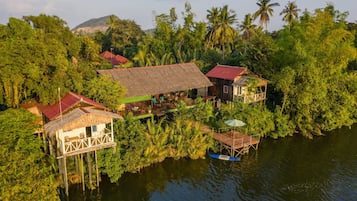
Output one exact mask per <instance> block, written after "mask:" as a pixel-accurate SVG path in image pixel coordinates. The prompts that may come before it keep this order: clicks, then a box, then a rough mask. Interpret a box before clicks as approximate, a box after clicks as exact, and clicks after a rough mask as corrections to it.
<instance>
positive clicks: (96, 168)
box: [94, 150, 99, 188]
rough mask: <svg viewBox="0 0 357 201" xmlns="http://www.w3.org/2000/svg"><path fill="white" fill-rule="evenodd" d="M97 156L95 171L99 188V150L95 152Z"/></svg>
mask: <svg viewBox="0 0 357 201" xmlns="http://www.w3.org/2000/svg"><path fill="white" fill-rule="evenodd" d="M94 155H95V171H96V178H97V188H99V171H98V155H97V150H95V151H94Z"/></svg>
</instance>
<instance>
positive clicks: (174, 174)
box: [70, 125, 357, 201]
mask: <svg viewBox="0 0 357 201" xmlns="http://www.w3.org/2000/svg"><path fill="white" fill-rule="evenodd" d="M356 147H357V125H355V126H354V127H353V128H352V129H340V130H337V131H334V132H331V133H327V135H326V136H325V137H316V138H315V139H314V140H309V139H306V138H304V137H298V136H295V137H288V138H284V139H279V140H271V139H264V140H263V141H262V143H261V145H260V148H259V150H258V151H257V152H254V151H253V152H251V153H250V154H249V155H247V156H244V157H243V158H242V161H241V162H230V161H221V160H215V159H211V158H207V159H202V160H189V159H182V160H172V159H169V160H165V161H164V162H163V163H160V164H155V165H153V166H151V167H148V168H145V169H144V170H143V171H142V172H140V173H137V174H125V175H124V176H123V177H122V178H121V179H120V181H119V182H118V183H117V184H110V183H109V180H108V179H106V178H103V179H104V181H103V182H101V188H100V191H92V192H86V193H85V194H84V195H83V194H82V193H81V188H78V189H76V188H75V187H72V188H71V191H70V196H71V197H70V200H98V201H99V200H103V201H109V200H155V201H160V200H165V201H166V200H195V201H196V200H357V190H356V189H357V149H356Z"/></svg>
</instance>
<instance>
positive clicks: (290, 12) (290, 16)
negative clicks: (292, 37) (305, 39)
mask: <svg viewBox="0 0 357 201" xmlns="http://www.w3.org/2000/svg"><path fill="white" fill-rule="evenodd" d="M298 12H300V9H298V8H297V5H296V3H295V1H293V2H290V1H289V2H288V4H287V5H286V6H285V8H284V9H283V11H281V13H280V15H284V17H283V21H285V22H287V23H288V24H289V27H291V24H292V22H293V20H295V19H297V18H298Z"/></svg>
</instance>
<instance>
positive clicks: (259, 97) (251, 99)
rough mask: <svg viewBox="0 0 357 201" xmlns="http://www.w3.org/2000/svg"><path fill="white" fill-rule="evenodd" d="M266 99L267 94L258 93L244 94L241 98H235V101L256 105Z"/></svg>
mask: <svg viewBox="0 0 357 201" xmlns="http://www.w3.org/2000/svg"><path fill="white" fill-rule="evenodd" d="M265 99H266V94H265V92H262V93H257V94H249V95H247V94H244V95H241V96H234V97H233V101H242V102H243V103H255V102H259V101H263V100H265Z"/></svg>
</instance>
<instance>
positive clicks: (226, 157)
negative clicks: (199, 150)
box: [208, 154, 240, 161]
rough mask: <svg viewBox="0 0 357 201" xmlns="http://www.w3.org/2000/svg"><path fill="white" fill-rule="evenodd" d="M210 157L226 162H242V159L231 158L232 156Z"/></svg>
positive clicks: (219, 155)
mask: <svg viewBox="0 0 357 201" xmlns="http://www.w3.org/2000/svg"><path fill="white" fill-rule="evenodd" d="M208 156H209V157H211V158H215V159H220V160H225V161H240V158H237V157H231V156H227V155H222V154H208Z"/></svg>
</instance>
